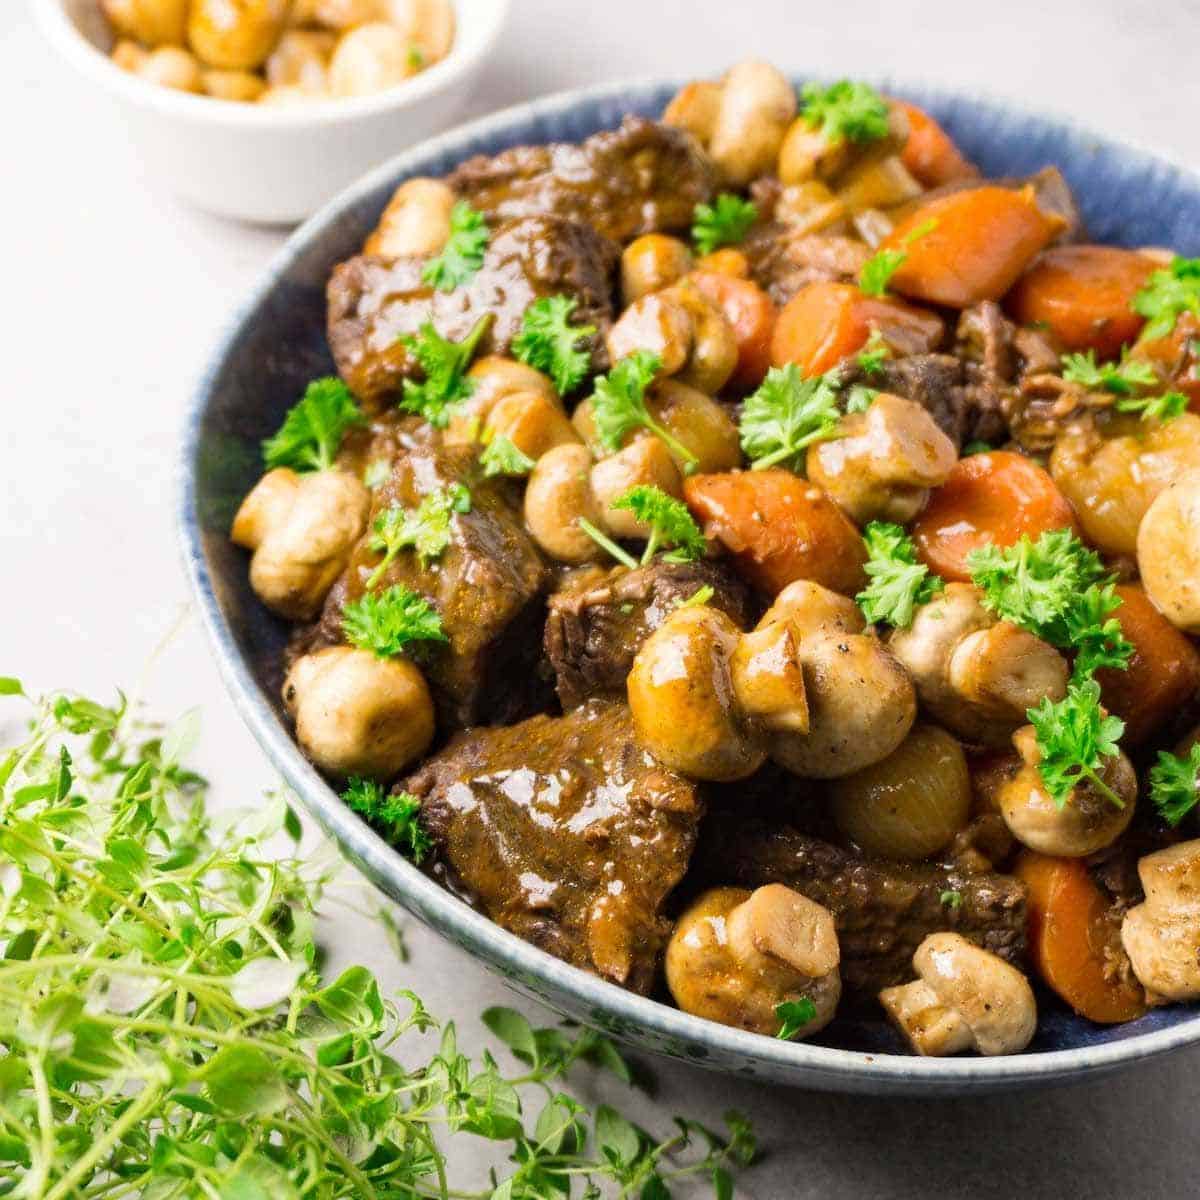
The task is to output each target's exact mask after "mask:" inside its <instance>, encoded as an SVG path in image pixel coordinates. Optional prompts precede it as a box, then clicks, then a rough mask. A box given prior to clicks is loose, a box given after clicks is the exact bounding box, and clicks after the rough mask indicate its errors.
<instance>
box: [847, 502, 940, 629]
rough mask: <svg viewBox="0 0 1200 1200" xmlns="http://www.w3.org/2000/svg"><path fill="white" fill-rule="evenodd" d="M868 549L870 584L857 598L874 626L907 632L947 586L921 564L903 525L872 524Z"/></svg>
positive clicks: (865, 533)
mask: <svg viewBox="0 0 1200 1200" xmlns="http://www.w3.org/2000/svg"><path fill="white" fill-rule="evenodd" d="M863 542H864V543H866V547H867V564H866V566H865V567H864V570H865V571H866V573H867V577H868V579H869V580H870V583H868V584H867V586H866V588H865V589H864V590H863V591H861V592H859V593H858V595H857V596H856V597H855V599H856V600H857V601H858V605H859V607H860V608H861V609H862V611H863V616H864V617H866V619H867V620H868V621H869V622H871V624H873V625H874V624H880V623H886V624H888V625H892V626H894V627H895V628H897V629H907V628H908V627H909V626H910V625H911V624H912V621H913V614H914V612H915V610H916V609H917V608H918V607H919V606H920V605H922V604H928V603H929V601H930V600H932V599H933V597H934V596H936V595H937V594H938V592H940V591H941V590H942V589H943V588H944V587H945V584H944V583H943V582H942V581H941V580H940V579H939V578H938V577H937V576H936V575H931V574H930V573H929V568H928V567H927V566H925V564H924V563H921V562H918V561H917V549H916V546H914V545H913V541H912V538H910V537H909V536H908V534H906V533H905V532H904V529H903V527H902V526H900V525H895V524H893V523H892V522H890V521H871V522H870V523H869V524H868V525H867V527H866V529H864V530H863Z"/></svg>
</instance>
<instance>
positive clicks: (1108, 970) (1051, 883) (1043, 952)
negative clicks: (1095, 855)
mask: <svg viewBox="0 0 1200 1200" xmlns="http://www.w3.org/2000/svg"><path fill="white" fill-rule="evenodd" d="M1013 873H1014V874H1015V875H1016V876H1017V878H1018V879H1020V880H1021V881H1022V882H1023V883H1024V884H1025V886H1026V888H1027V889H1028V897H1027V903H1028V911H1029V951H1030V957H1031V958H1032V959H1033V962H1034V965H1035V966H1036V967H1037V969H1038V973H1039V974H1040V975H1041V977H1042V979H1044V980H1045V982H1046V984H1047V986H1048V987H1050V988H1051V989H1052V990H1053V991H1055V992H1057V993H1058V995H1059V996H1061V997H1062V998H1063V1000H1065V1001H1066V1002H1067V1003H1068V1004H1069V1005H1070V1006H1071V1007H1072V1008H1073V1009H1074V1010H1075V1011H1076V1012H1077V1013H1079V1015H1080V1016H1082V1017H1087V1018H1088V1020H1089V1021H1097V1022H1099V1023H1100V1024H1102V1025H1115V1024H1119V1023H1121V1022H1123V1021H1133V1020H1136V1019H1137V1018H1138V1017H1140V1016H1141V1015H1142V1014H1143V1013H1144V1012H1145V1011H1146V1002H1145V995H1144V994H1143V992H1142V989H1141V988H1140V987H1136V986H1134V985H1133V984H1131V983H1127V982H1125V981H1123V980H1122V979H1121V978H1120V977H1119V975H1118V974H1117V970H1116V967H1117V966H1118V965H1119V964H1120V963H1121V961H1122V960H1123V958H1124V954H1125V952H1124V950H1123V949H1122V947H1121V939H1120V933H1119V927H1118V926H1117V925H1116V924H1115V923H1113V922H1112V921H1110V920H1109V919H1108V917H1107V909H1108V902H1107V900H1106V898H1105V896H1104V893H1103V892H1102V891H1101V890H1100V888H1099V887H1098V886H1097V885H1096V884H1095V883H1094V882H1093V881H1092V877H1091V876H1090V875H1089V874H1088V871H1087V867H1085V866H1084V864H1083V862H1082V861H1080V860H1079V859H1077V858H1050V857H1047V856H1046V855H1044V854H1035V853H1034V852H1033V851H1032V850H1026V851H1024V852H1023V853H1022V854H1021V856H1020V857H1019V858H1018V859H1017V863H1016V866H1015V867H1014V869H1013Z"/></svg>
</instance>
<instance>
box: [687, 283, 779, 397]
mask: <svg viewBox="0 0 1200 1200" xmlns="http://www.w3.org/2000/svg"><path fill="white" fill-rule="evenodd" d="M685 283H689V284H691V285H692V286H693V287H694V288H695V289H696V290H697V291H698V292H700V294H701V295H703V296H705V297H707V298H708V299H709V300H711V301H712V302H713V303H714V304H715V305H716V306H717V308H719V309H720V310H721V312H722V313H724V315H725V319H726V320H727V321H728V322H729V325H730V327H731V328H732V329H733V336H734V338H735V339H736V340H737V350H738V358H737V366H736V367H735V368H734V371H733V375H732V376H731V377H730V380H729V386H731V387H732V388H733V389H734V390H736V391H745V392H749V391H753V390H754V389H755V388H756V387H758V385H759V384H760V383H762V381H763V376H765V375H766V373H767V369H768V368H769V367H770V365H771V334H772V332H773V331H774V328H775V305H773V304H772V303H771V298H770V297H769V296H768V295H767V293H766V292H764V291H763V290H762V288H760V287H759V286H758V284H757V283H753V282H752V281H751V280H749V279H738V278H736V277H735V276H732V275H726V274H723V273H722V272H720V271H693V272H692V273H691V274H690V275H688V276H687V277H686V279H685Z"/></svg>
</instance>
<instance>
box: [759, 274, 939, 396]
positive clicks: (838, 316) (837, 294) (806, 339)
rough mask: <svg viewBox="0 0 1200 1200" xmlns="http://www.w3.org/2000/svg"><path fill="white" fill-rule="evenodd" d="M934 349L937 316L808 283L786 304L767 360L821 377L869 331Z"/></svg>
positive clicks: (840, 286)
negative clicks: (792, 365)
mask: <svg viewBox="0 0 1200 1200" xmlns="http://www.w3.org/2000/svg"><path fill="white" fill-rule="evenodd" d="M872 329H878V330H879V331H880V333H882V334H883V335H884V336H885V337H886V336H887V335H888V333H889V331H891V332H892V334H893V335H894V336H896V337H897V338H898V339H899V340H900V341H902V342H905V343H910V344H914V345H916V346H917V347H918V348H923V349H933V347H934V346H936V345H937V344H938V343H939V342H940V341H941V339H942V334H943V331H944V326H943V324H942V320H941V318H940V317H938V316H936V315H935V314H934V313H931V312H925V311H924V310H922V309H919V308H914V307H913V306H912V305H910V304H904V303H903V302H902V301H899V300H891V299H882V298H879V297H875V296H866V295H864V294H863V293H862V292H860V291H859V290H858V288H857V287H855V286H854V285H853V284H850V283H827V282H821V283H810V284H808V285H807V286H806V287H803V288H801V289H800V291H798V292H797V293H796V294H795V295H794V296H793V297H792V298H791V300H789V301H788V302H787V304H786V305H784V307H783V309H782V311H781V312H780V314H779V319H778V320H777V321H776V322H775V334H774V337H773V338H772V339H771V361H772V362H773V363H774V364H775V365H776V366H777V367H781V366H783V365H784V364H785V363H795V364H796V365H797V366H798V367H799V368H800V370H801V372H802V373H803V374H804V375H806V376H810V377H811V376H813V375H822V374H824V373H825V372H826V371H828V370H829V369H830V368H831V367H835V366H836V365H837V364H838V363H839V362H841V360H842V359H843V358H845V357H847V356H848V355H850V354H856V353H857V352H858V351H859V350H861V349H862V348H863V346H865V345H866V344H867V339H868V338H869V337H870V336H871V330H872Z"/></svg>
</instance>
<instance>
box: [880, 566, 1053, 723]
mask: <svg viewBox="0 0 1200 1200" xmlns="http://www.w3.org/2000/svg"><path fill="white" fill-rule="evenodd" d="M888 646H889V647H890V648H891V651H892V653H893V654H895V656H896V657H897V658H898V659H899V660H900V662H901V663H902V664H903V666H904V667H905V668H906V669H907V671H908V673H909V675H910V676H911V677H912V680H913V683H914V684H915V685H916V688H917V694H918V696H920V699H921V703H922V704H923V705H924V706H925V708H926V709H928V710H929V712H930V714H931V715H932V716H933V717H935V718H936V719H937V721H938V723H939V724H941V725H944V726H945V727H946V728H947V729H949V730H951V731H952V732H954V733H957V734H958V735H959V736H961V737H963V738H965V739H966V740H968V741H971V742H977V743H980V744H981V745H985V746H994V747H1001V746H1006V745H1007V744H1008V740H1009V738H1010V737H1011V736H1012V733H1013V731H1014V730H1015V729H1017V728H1018V727H1019V726H1021V725H1023V724H1024V723H1025V714H1026V712H1027V711H1028V710H1029V709H1030V708H1032V707H1033V706H1034V705H1035V704H1037V703H1038V702H1039V701H1041V700H1042V699H1044V698H1045V697H1047V696H1048V697H1050V699H1052V700H1061V699H1062V698H1063V697H1064V696H1065V695H1066V694H1067V677H1068V675H1069V669H1068V667H1067V662H1066V660H1065V659H1064V658H1063V656H1062V655H1061V654H1059V652H1058V651H1057V650H1055V649H1054V647H1053V646H1050V645H1048V644H1047V643H1046V642H1043V641H1042V640H1041V639H1040V638H1037V637H1035V636H1034V635H1033V634H1031V633H1028V632H1026V631H1025V630H1023V629H1019V628H1018V627H1017V626H1015V625H1013V624H1011V623H1010V622H1008V621H1001V620H998V619H997V617H996V616H995V614H994V613H991V612H989V611H988V610H987V609H986V608H985V607H984V605H983V597H982V595H981V594H980V592H979V590H978V589H977V588H976V587H974V586H973V585H972V584H969V583H951V584H948V585H947V586H946V588H945V590H944V591H943V592H941V593H939V594H938V595H936V596H934V598H933V599H932V600H931V601H929V603H928V604H924V605H922V606H921V607H920V608H918V609H917V611H916V614H915V615H914V617H913V622H912V624H911V625H910V626H909V627H908V628H907V629H895V630H893V631H892V633H891V635H890V636H889V638H888Z"/></svg>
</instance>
